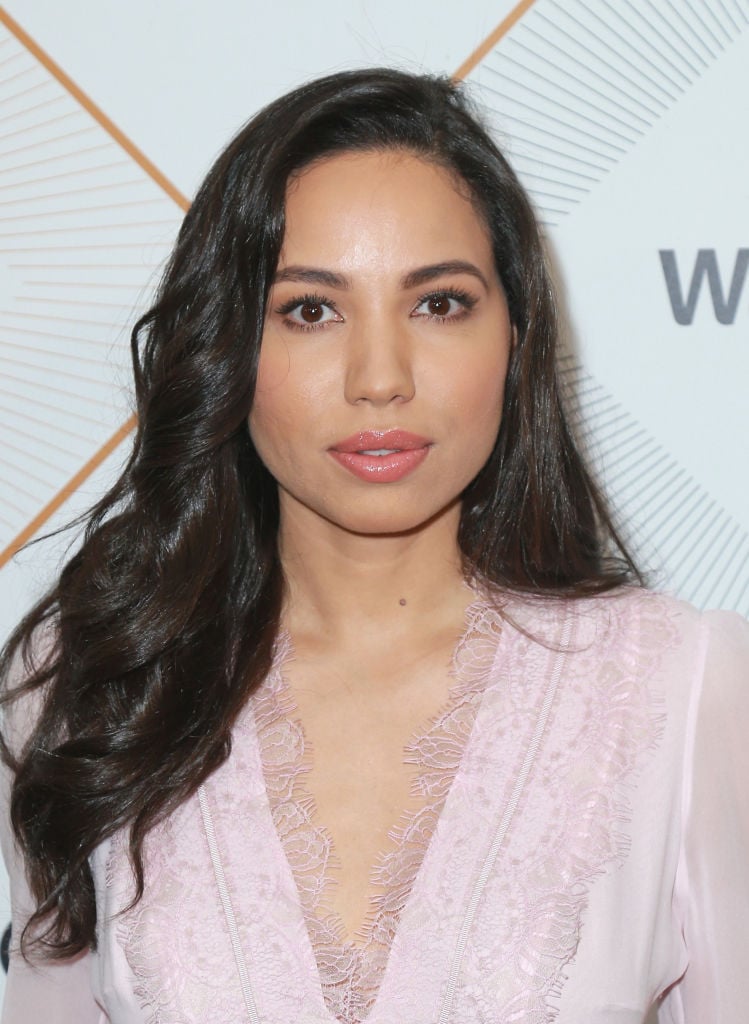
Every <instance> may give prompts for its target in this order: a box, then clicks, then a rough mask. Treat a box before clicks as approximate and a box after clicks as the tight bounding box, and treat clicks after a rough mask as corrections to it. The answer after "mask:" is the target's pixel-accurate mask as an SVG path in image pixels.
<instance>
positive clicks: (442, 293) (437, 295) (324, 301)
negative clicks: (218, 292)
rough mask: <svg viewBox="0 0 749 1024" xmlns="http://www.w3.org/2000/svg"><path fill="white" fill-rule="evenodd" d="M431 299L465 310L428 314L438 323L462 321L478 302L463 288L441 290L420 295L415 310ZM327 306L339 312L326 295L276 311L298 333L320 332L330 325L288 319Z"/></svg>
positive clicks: (295, 301) (309, 297) (298, 300)
mask: <svg viewBox="0 0 749 1024" xmlns="http://www.w3.org/2000/svg"><path fill="white" fill-rule="evenodd" d="M430 299H454V300H455V301H456V302H459V303H460V304H461V305H462V306H463V309H462V310H460V311H458V312H457V313H452V314H450V315H447V316H439V315H437V314H436V313H430V314H427V317H428V319H431V320H434V321H436V322H437V323H445V322H446V321H448V320H456V321H457V320H462V319H463V318H464V317H466V316H468V315H469V313H470V312H471V310H472V309H473V307H474V306H475V305H476V303H477V302H478V299H477V298H476V296H475V295H471V293H470V292H467V291H464V290H463V289H462V288H439V289H437V290H436V291H431V292H426V294H424V295H420V296H419V298H418V299H417V300H416V305H415V308H418V307H419V306H421V305H423V304H424V303H425V302H428V301H429V300H430ZM305 305H310V306H325V307H327V308H328V309H331V310H333V312H334V313H337V312H338V308H337V306H336V304H335V303H334V302H332V301H331V300H330V299H328V298H326V297H325V296H324V295H311V294H308V295H301V296H297V297H296V298H293V299H289V301H288V302H284V303H283V305H282V306H279V307H278V309H276V311H275V312H276V313H277V314H278V315H279V316H282V317H284V323H285V324H286V326H287V327H291V328H292V329H293V330H298V331H320V330H322V329H323V328H325V327H327V326H328V323H322V324H320V323H317V324H314V323H312V324H301V323H299V322H298V321H296V320H290V319H288V315H289V313H291V312H292V311H293V310H295V309H298V308H299V306H305Z"/></svg>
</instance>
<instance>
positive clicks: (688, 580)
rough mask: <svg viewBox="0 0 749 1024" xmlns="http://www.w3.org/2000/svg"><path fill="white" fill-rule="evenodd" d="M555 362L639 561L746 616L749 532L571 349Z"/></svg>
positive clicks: (682, 590) (659, 576) (675, 586)
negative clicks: (578, 360)
mask: <svg viewBox="0 0 749 1024" xmlns="http://www.w3.org/2000/svg"><path fill="white" fill-rule="evenodd" d="M559 368H560V378H561V381H562V388H563V393H564V395H565V399H566V404H567V407H568V409H569V410H570V418H571V420H572V423H573V426H574V429H575V433H576V435H577V437H578V439H579V440H580V442H581V445H582V447H583V449H584V450H585V451H586V453H587V455H588V458H589V459H590V461H591V463H592V465H593V466H594V468H595V471H596V475H597V478H598V479H599V481H600V482H601V484H602V485H603V487H604V490H605V492H606V493H607V495H608V496H609V497H610V500H611V503H612V505H613V508H614V511H615V515H616V519H617V522H618V523H619V524H621V533H622V537H623V539H624V540H625V542H626V543H627V545H628V546H629V547H631V549H632V551H633V552H634V553H635V555H636V558H637V560H638V561H639V563H640V564H641V566H642V567H643V568H645V569H646V570H650V571H651V572H652V573H653V577H654V581H655V582H656V583H658V582H660V583H661V584H662V585H665V586H667V587H668V588H669V589H672V590H674V591H675V592H676V593H678V594H680V595H681V596H682V597H684V598H686V599H687V600H689V601H692V602H693V603H694V604H696V605H697V606H699V607H703V608H705V607H719V608H732V609H734V610H735V611H738V612H740V613H741V614H742V615H745V616H749V533H748V532H747V531H746V530H745V529H743V528H742V527H741V525H740V524H739V523H737V522H736V520H735V519H733V518H732V517H731V516H730V515H729V514H728V513H727V512H726V511H725V509H723V508H721V507H720V505H719V504H718V502H717V501H716V500H715V499H714V498H712V497H711V496H710V494H709V493H708V492H707V491H706V490H705V488H704V487H702V486H701V485H700V484H699V482H698V481H696V480H695V479H694V478H693V477H691V476H690V475H689V474H688V473H687V471H686V470H685V469H684V467H683V466H680V465H679V462H678V460H677V459H675V458H674V457H673V456H672V455H671V454H670V453H669V452H668V451H667V450H666V449H665V448H664V447H663V446H662V445H660V444H659V443H658V442H657V441H656V440H655V439H654V438H653V437H652V436H651V434H650V433H649V432H648V431H647V430H646V429H645V428H644V427H643V426H642V425H641V424H640V423H638V422H637V420H636V419H635V418H634V417H633V416H632V415H630V413H628V412H627V410H626V409H625V408H624V407H623V406H622V405H621V403H619V402H617V401H615V400H614V399H613V398H612V397H611V395H610V394H608V392H607V391H606V389H605V388H603V387H602V386H601V385H600V384H598V383H597V382H596V381H595V380H594V378H593V377H592V376H591V375H590V374H589V373H587V372H586V371H585V370H584V369H583V368H582V367H581V366H580V365H579V364H578V363H577V361H576V360H575V359H574V357H573V356H571V355H569V354H565V355H564V356H563V357H562V358H561V359H560V364H559Z"/></svg>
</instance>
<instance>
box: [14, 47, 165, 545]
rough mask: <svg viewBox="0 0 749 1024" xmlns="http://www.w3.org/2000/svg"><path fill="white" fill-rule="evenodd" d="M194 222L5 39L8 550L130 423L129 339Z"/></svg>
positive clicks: (43, 71)
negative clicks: (176, 243)
mask: <svg viewBox="0 0 749 1024" xmlns="http://www.w3.org/2000/svg"><path fill="white" fill-rule="evenodd" d="M182 216H183V213H182V211H181V210H180V209H179V207H178V206H177V205H176V203H175V202H174V201H173V200H172V199H170V198H169V197H168V196H166V195H165V193H164V191H163V190H162V189H161V188H159V186H158V185H156V184H155V183H154V181H153V180H152V179H151V178H150V177H149V176H148V175H147V174H146V173H145V172H144V171H143V170H142V169H141V168H140V167H139V166H138V165H137V164H136V163H135V162H134V161H133V159H132V158H131V157H130V156H129V155H128V154H127V153H125V152H124V151H123V149H122V148H121V146H119V145H118V144H117V143H116V142H115V141H114V140H113V139H112V137H111V136H110V135H109V134H108V133H107V132H106V131H105V130H104V129H103V128H102V127H101V125H99V124H98V123H97V122H96V120H95V119H94V118H93V117H92V116H91V114H89V113H88V112H87V111H86V110H85V109H83V107H82V106H81V105H80V104H79V103H78V102H77V101H76V100H75V99H74V98H73V97H72V96H71V95H70V94H69V93H68V92H67V91H66V90H65V89H64V88H63V87H62V85H61V84H60V83H59V82H58V81H57V80H56V79H55V78H54V77H53V76H52V75H51V74H50V73H49V72H48V71H47V70H46V69H45V68H44V67H43V66H42V65H41V64H40V63H39V62H38V61H37V60H36V59H35V58H34V57H33V56H32V55H31V54H30V53H29V52H28V50H27V49H26V48H25V47H23V46H22V45H21V43H20V42H19V41H18V40H17V39H16V38H15V36H13V35H11V34H10V33H9V32H8V31H7V30H6V29H5V28H4V27H0V265H2V279H3V284H2V285H0V289H1V290H0V493H1V494H2V500H1V501H0V550H2V549H3V548H5V547H6V545H7V544H8V543H10V542H11V540H12V539H13V538H14V537H15V536H17V535H18V534H19V532H20V531H21V530H22V529H23V528H24V527H25V526H26V524H27V523H28V522H29V521H30V520H31V519H33V517H34V516H35V515H36V514H37V513H38V511H39V509H40V508H41V507H42V506H44V505H45V504H46V503H47V502H48V501H49V500H50V498H51V497H52V496H53V495H54V494H56V493H57V492H58V491H59V490H60V488H62V487H63V486H64V485H65V484H66V483H67V481H68V480H70V479H71V477H73V476H74V474H75V473H76V471H78V470H79V468H80V467H81V465H82V464H83V463H85V462H86V461H87V460H88V459H89V458H90V457H91V456H92V455H93V453H94V452H95V451H96V450H98V449H99V448H100V446H101V445H102V442H103V441H104V440H105V439H106V438H108V437H109V436H110V435H112V434H113V433H114V432H115V431H116V430H117V429H118V428H119V427H120V425H121V424H122V422H123V421H124V420H126V419H127V418H128V416H129V415H130V413H131V411H132V410H131V404H132V403H131V397H130V387H129V380H130V355H129V330H130V328H131V327H132V324H133V323H134V321H135V319H136V317H137V315H138V314H139V313H140V312H141V311H142V310H143V308H144V306H145V305H146V304H147V301H148V297H149V293H150V291H151V289H152V286H153V283H154V281H155V279H156V276H157V272H158V268H159V267H160V265H161V264H162V263H163V260H164V258H165V256H166V255H167V253H168V251H169V249H170V247H171V244H172V242H173V239H174V236H175V234H176V231H177V228H178V226H179V224H180V222H181V219H182Z"/></svg>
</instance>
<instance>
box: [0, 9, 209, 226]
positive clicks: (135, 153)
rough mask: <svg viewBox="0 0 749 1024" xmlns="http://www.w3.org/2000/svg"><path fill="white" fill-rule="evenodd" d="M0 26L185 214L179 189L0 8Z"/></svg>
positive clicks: (184, 199) (187, 204)
mask: <svg viewBox="0 0 749 1024" xmlns="http://www.w3.org/2000/svg"><path fill="white" fill-rule="evenodd" d="M0 22H2V23H3V24H4V25H5V27H6V28H7V29H8V31H9V32H12V33H13V35H14V36H15V37H16V39H18V41H19V42H20V43H21V44H22V45H23V46H25V47H26V49H27V50H28V51H29V53H31V54H32V55H33V56H34V57H36V59H37V60H38V61H39V63H40V64H41V65H42V66H43V67H44V68H46V69H47V71H48V72H49V73H50V74H51V75H52V76H53V77H54V78H56V79H57V81H58V82H59V83H60V85H62V87H63V88H64V89H66V90H67V92H69V93H70V95H71V96H72V97H73V98H74V99H76V100H77V101H78V102H79V103H80V105H81V106H82V107H83V109H84V110H86V111H88V113H89V114H90V115H91V117H93V119H94V120H95V121H97V122H98V123H99V124H100V125H101V127H102V128H103V129H104V130H105V131H106V132H107V134H108V135H111V136H112V138H113V139H114V140H115V141H116V142H118V143H119V144H120V145H121V146H122V148H123V149H124V150H125V152H126V153H128V154H129V155H130V156H131V157H132V158H133V160H135V162H136V163H137V164H138V165H139V166H140V167H142V168H143V170H144V171H145V172H146V174H147V175H148V176H149V177H150V178H153V180H154V181H155V182H156V184H157V185H159V186H160V187H161V188H162V189H163V190H164V191H165V192H166V194H167V195H168V196H170V197H171V198H172V199H173V200H174V202H175V203H176V204H177V206H179V207H180V208H181V209H183V210H187V208H188V207H189V205H190V204H189V202H188V201H187V199H186V198H185V196H183V195H182V193H181V192H180V191H179V189H178V188H177V187H176V186H175V185H173V184H172V182H171V181H170V180H169V179H168V178H167V177H166V175H165V174H162V173H161V171H160V170H159V169H158V167H156V165H155V164H153V163H152V162H151V161H150V160H149V159H148V157H147V156H146V155H145V153H143V152H142V151H141V150H140V149H138V147H137V146H136V145H135V143H134V142H131V140H130V139H129V138H128V137H127V135H125V133H124V132H122V131H120V129H119V128H118V127H117V125H116V124H115V123H114V122H113V121H111V120H110V119H109V118H108V117H107V115H106V114H105V113H104V111H103V110H101V109H100V108H99V107H97V105H96V104H95V103H94V102H93V100H92V99H91V98H90V97H89V96H87V95H86V93H85V92H84V91H83V90H82V89H80V88H79V87H78V86H77V85H76V84H75V82H74V81H73V80H72V78H70V77H69V76H68V75H66V74H65V72H64V71H63V70H62V68H61V67H59V66H58V65H57V64H56V63H55V62H54V61H53V60H52V58H51V57H50V56H49V54H48V53H47V52H46V51H45V50H43V49H42V48H41V46H39V44H38V43H37V42H36V41H35V40H34V39H32V38H31V36H30V35H29V34H28V32H25V31H24V30H23V29H22V28H21V26H20V25H19V24H18V22H17V21H14V19H13V18H11V16H10V15H9V14H8V12H7V11H6V10H5V8H4V7H0Z"/></svg>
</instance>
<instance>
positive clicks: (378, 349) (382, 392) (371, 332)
mask: <svg viewBox="0 0 749 1024" xmlns="http://www.w3.org/2000/svg"><path fill="white" fill-rule="evenodd" d="M414 393H415V384H414V372H413V358H412V352H411V345H410V341H409V338H408V332H407V331H405V330H398V329H397V328H396V327H394V326H393V324H387V325H386V324H383V323H382V321H381V320H379V319H378V323H370V324H362V323H360V324H359V325H358V326H357V328H356V329H355V330H354V331H352V333H351V334H350V335H349V338H348V344H347V361H346V369H345V382H344V394H345V398H346V401H347V402H350V403H351V404H352V405H359V404H361V403H363V402H369V403H370V404H372V405H376V406H383V405H389V404H390V403H391V402H409V401H410V400H411V399H412V398H413V397H414Z"/></svg>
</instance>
